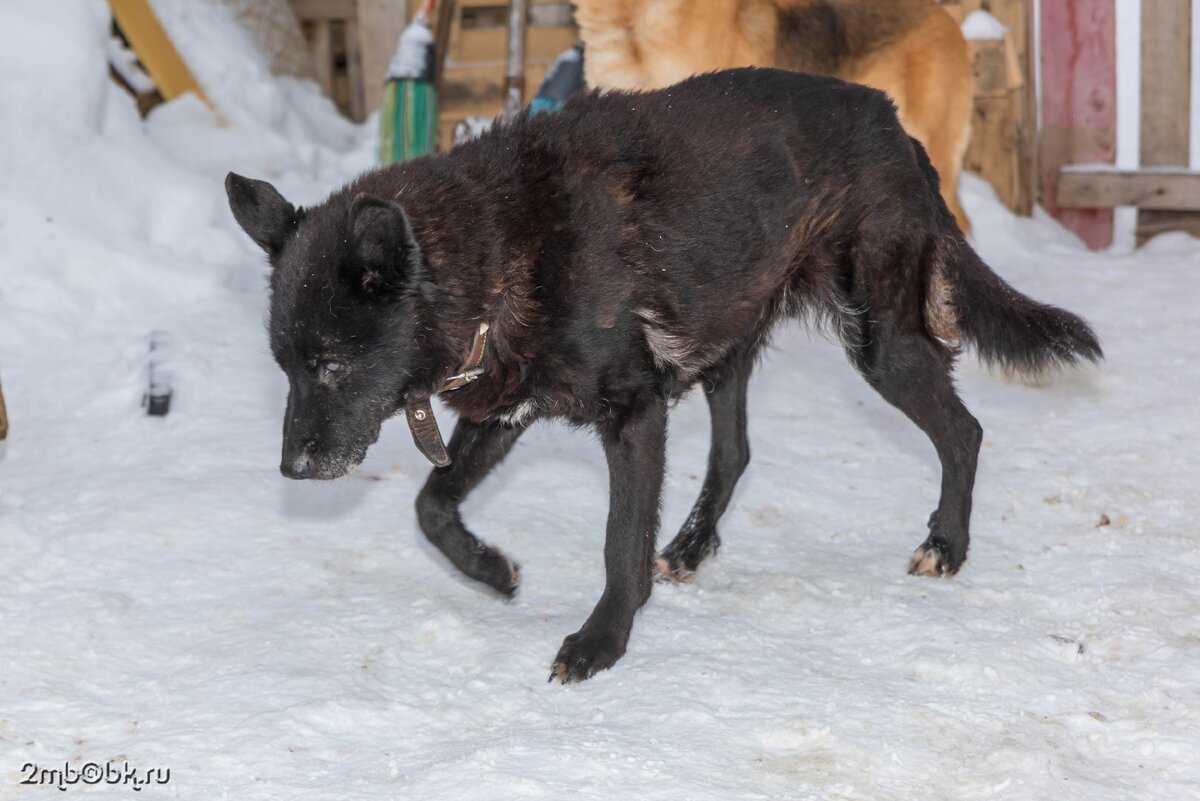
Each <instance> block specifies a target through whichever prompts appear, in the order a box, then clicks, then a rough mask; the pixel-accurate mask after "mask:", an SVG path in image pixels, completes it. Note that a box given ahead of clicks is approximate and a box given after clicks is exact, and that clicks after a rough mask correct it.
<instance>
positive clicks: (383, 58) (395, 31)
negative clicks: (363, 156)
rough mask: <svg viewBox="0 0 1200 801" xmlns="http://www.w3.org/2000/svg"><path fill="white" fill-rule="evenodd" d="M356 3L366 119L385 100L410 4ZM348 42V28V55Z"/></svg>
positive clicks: (390, 0) (388, 0)
mask: <svg viewBox="0 0 1200 801" xmlns="http://www.w3.org/2000/svg"><path fill="white" fill-rule="evenodd" d="M357 3H358V5H357V15H358V18H357V22H358V24H357V26H356V27H357V29H358V33H357V38H358V42H357V47H358V54H359V65H360V69H361V73H360V76H359V80H360V81H361V85H362V103H363V113H364V116H365V115H366V114H369V113H371V112H372V111H374V110H375V109H377V108H379V103H380V101H381V100H382V99H383V85H384V83H385V82H386V81H387V68H388V64H390V63H391V61H392V56H393V55H394V54H395V53H396V45H397V44H398V43H399V42H400V34H401V33H403V32H404V26H405V25H407V24H408V3H407V2H406V0H357ZM414 10H415V9H414ZM349 40H350V32H349V26H347V33H346V41H347V52H349ZM356 119H358V118H356Z"/></svg>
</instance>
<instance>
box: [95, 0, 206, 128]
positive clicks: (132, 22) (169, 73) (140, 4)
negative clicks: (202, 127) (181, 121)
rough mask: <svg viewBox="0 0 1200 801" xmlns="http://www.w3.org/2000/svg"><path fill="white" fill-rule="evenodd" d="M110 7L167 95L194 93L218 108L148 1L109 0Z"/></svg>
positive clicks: (160, 88)
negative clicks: (180, 53) (205, 91)
mask: <svg viewBox="0 0 1200 801" xmlns="http://www.w3.org/2000/svg"><path fill="white" fill-rule="evenodd" d="M109 7H110V8H111V9H112V14H113V19H115V20H116V22H117V25H119V26H120V28H121V30H122V32H124V34H125V38H126V39H128V40H129V44H130V45H131V46H132V47H133V50H134V52H135V53H137V56H138V60H139V61H141V62H142V65H143V66H144V67H145V68H146V71H147V72H148V73H150V77H151V78H153V79H154V83H155V85H157V86H158V91H159V92H161V93H162V96H163V97H164V98H166V99H167V100H173V99H174V98H176V97H179V96H180V95H182V94H186V93H187V92H193V93H195V95H196V96H197V97H199V98H200V99H201V100H203V101H204V103H205V104H206V105H207V106H208V107H209V108H211V109H213V110H214V111H215V110H216V108H215V106H213V103H212V101H211V100H209V99H208V95H206V94H205V93H204V90H203V89H201V88H200V84H199V82H198V81H197V80H196V76H194V75H193V74H192V71H191V70H190V69H188V65H187V63H186V62H184V60H183V57H182V56H180V55H179V51H177V50H176V49H175V45H173V44H172V43H171V39H170V37H168V36H167V32H166V31H165V30H163V27H162V23H160V22H159V21H158V17H157V16H156V15H155V14H154V10H153V9H152V8H150V3H149V0H109Z"/></svg>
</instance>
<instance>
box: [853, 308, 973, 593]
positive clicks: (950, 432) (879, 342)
mask: <svg viewBox="0 0 1200 801" xmlns="http://www.w3.org/2000/svg"><path fill="white" fill-rule="evenodd" d="M872 328H873V330H872V334H873V335H874V337H875V341H874V342H873V344H872V347H871V353H870V355H862V356H860V357H859V358H856V359H855V361H856V362H857V363H858V364H859V366H860V368H862V369H863V373H864V374H865V376H866V378H867V381H868V382H869V383H870V384H871V386H872V387H874V388H875V389H876V390H877V391H878V392H879V394H880V395H882V396H883V397H884V399H885V400H887V401H888V402H889V403H891V404H892V405H893V406H895V407H896V408H898V409H899V410H900V411H902V412H904V414H906V415H907V416H908V418H909V419H910V420H912V421H913V422H914V423H916V424H917V426H918V427H920V429H921V430H922V431H924V432H925V434H926V436H928V437H929V439H930V440H931V441H932V442H933V446H934V448H936V449H937V454H938V459H939V460H941V463H942V494H941V498H940V499H939V501H938V507H937V511H935V512H934V513H933V515H932V516H931V517H930V518H929V536H928V538H926V540H925V542H924V543H922V545H921V547H919V548H917V550H916V552H915V553H914V554H913V557H912V561H911V562H910V563H909V566H908V572H909V573H912V574H914V575H921V576H941V575H954V574H955V573H956V572H958V569H959V568H960V567H962V564H963V561H964V560H966V558H967V546H968V544H969V538H970V535H969V527H970V523H971V491H972V490H973V488H974V486H975V465H976V460H977V458H978V455H979V445H980V442H981V441H982V439H983V429H981V428H980V426H979V422H978V421H977V420H976V419H975V418H974V417H972V416H971V413H970V412H968V411H967V407H966V406H964V405H963V403H962V401H961V400H959V397H958V395H957V393H955V391H954V384H953V382H952V381H951V380H950V358H949V356H948V355H947V354H945V353H943V352H939V351H938V350H937V349H936V346H935V345H934V344H933V343H931V342H930V341H929V340H928V339H927V338H926V337H925V336H924V335H922V334H916V333H904V332H898V331H895V330H894V329H893V330H888V326H887V324H884V325H878V324H876V325H873V326H872Z"/></svg>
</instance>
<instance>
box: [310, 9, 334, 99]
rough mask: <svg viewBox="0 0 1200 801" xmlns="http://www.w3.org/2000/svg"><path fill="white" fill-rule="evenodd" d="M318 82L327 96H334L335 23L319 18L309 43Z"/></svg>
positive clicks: (313, 25) (313, 24)
mask: <svg viewBox="0 0 1200 801" xmlns="http://www.w3.org/2000/svg"><path fill="white" fill-rule="evenodd" d="M309 50H310V52H311V53H312V60H313V67H314V69H315V70H316V78H317V83H318V84H320V86H321V89H322V91H324V92H325V96H326V97H333V23H332V22H330V21H329V20H327V19H318V20H315V21H314V22H313V23H312V39H311V42H310V44H309Z"/></svg>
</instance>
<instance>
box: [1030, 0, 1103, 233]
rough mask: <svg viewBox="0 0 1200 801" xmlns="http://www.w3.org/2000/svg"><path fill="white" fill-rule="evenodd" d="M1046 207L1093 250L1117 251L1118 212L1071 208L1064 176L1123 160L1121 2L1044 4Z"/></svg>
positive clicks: (1052, 0)
mask: <svg viewBox="0 0 1200 801" xmlns="http://www.w3.org/2000/svg"><path fill="white" fill-rule="evenodd" d="M1041 30H1042V133H1041V147H1040V151H1039V154H1038V155H1039V167H1038V172H1039V173H1040V174H1041V183H1042V205H1043V206H1045V207H1046V210H1047V211H1049V212H1050V214H1052V215H1053V216H1054V217H1055V218H1057V219H1058V220H1059V221H1060V222H1061V223H1062V224H1063V225H1065V226H1066V227H1067V228H1069V229H1071V230H1072V231H1074V232H1075V233H1076V234H1078V235H1079V237H1080V238H1081V239H1083V241H1084V242H1085V243H1086V244H1087V245H1088V247H1092V248H1102V247H1107V246H1108V245H1110V244H1111V243H1112V236H1113V223H1112V220H1113V218H1112V210H1111V209H1103V208H1101V209H1076V208H1064V207H1062V206H1060V205H1059V203H1058V194H1057V191H1058V176H1059V170H1060V169H1061V168H1062V167H1063V166H1064V165H1067V164H1112V163H1113V161H1114V159H1115V157H1116V140H1117V134H1116V126H1117V60H1116V8H1115V0H1043V2H1042V4H1041Z"/></svg>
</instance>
